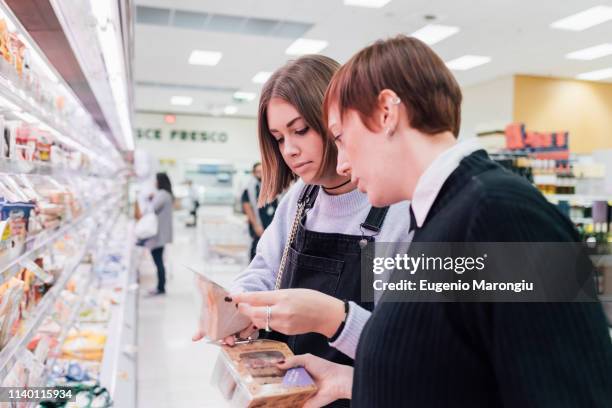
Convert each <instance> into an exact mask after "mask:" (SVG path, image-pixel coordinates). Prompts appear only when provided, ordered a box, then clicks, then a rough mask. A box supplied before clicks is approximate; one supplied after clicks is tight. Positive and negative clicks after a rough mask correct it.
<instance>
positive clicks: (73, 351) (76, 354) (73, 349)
mask: <svg viewBox="0 0 612 408" xmlns="http://www.w3.org/2000/svg"><path fill="white" fill-rule="evenodd" d="M105 344H106V335H104V334H101V333H98V332H94V331H82V332H80V333H78V334H73V335H69V336H67V337H66V341H65V343H64V345H63V347H62V357H63V358H73V359H79V360H88V361H102V357H103V355H104V345H105Z"/></svg>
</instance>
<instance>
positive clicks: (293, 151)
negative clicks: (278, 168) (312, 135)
mask: <svg viewBox="0 0 612 408" xmlns="http://www.w3.org/2000/svg"><path fill="white" fill-rule="evenodd" d="M283 147H284V149H285V155H287V156H297V155H298V154H299V153H300V149H299V148H298V146H297V145H296V144H295V143H294V142H293V141H292V140H290V138H288V137H286V138H285V145H284V146H283Z"/></svg>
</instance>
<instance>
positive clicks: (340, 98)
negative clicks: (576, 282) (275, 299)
mask: <svg viewBox="0 0 612 408" xmlns="http://www.w3.org/2000/svg"><path fill="white" fill-rule="evenodd" d="M461 98H462V96H461V91H460V89H459V86H458V84H457V83H456V81H455V78H454V77H453V75H452V74H451V73H450V71H449V70H448V68H447V67H446V66H445V64H444V62H443V61H442V60H441V59H440V58H439V57H438V56H437V55H436V54H435V53H434V52H433V51H432V50H431V49H430V48H429V47H428V46H427V45H425V44H424V43H422V42H421V41H419V40H416V39H414V38H408V37H405V36H399V37H396V38H394V39H390V40H386V41H378V42H376V43H375V44H374V45H372V46H370V47H367V48H365V49H364V50H362V51H360V52H359V53H357V54H356V55H355V56H354V57H353V58H351V59H350V60H349V62H347V64H346V65H345V66H343V67H342V69H341V70H340V71H339V72H338V73H337V74H336V76H335V77H334V79H333V81H332V83H331V85H330V88H329V89H328V91H327V96H326V104H325V106H326V112H328V113H329V117H328V121H327V123H328V125H329V129H330V131H331V133H332V135H333V138H334V140H335V141H336V144H337V146H338V150H339V153H338V171H339V173H340V174H349V173H350V174H351V177H352V179H353V180H354V181H356V182H357V183H358V184H359V187H360V189H362V190H364V191H366V192H367V194H368V198H369V200H370V202H372V203H374V204H377V205H388V204H391V203H394V202H397V201H400V200H406V199H410V200H412V201H411V217H412V218H413V219H414V221H415V224H414V227H415V235H414V239H413V243H417V242H577V241H578V240H579V238H578V234H577V232H576V230H575V228H574V227H573V225H572V224H571V222H570V221H569V220H568V219H567V218H566V217H564V216H563V215H562V214H561V213H560V212H559V211H558V210H557V209H556V208H555V207H554V206H553V205H552V204H550V203H549V202H548V201H547V200H546V199H545V198H544V197H543V196H542V194H541V193H539V192H538V191H537V189H536V188H535V187H533V186H532V185H531V184H529V182H527V180H524V179H522V178H520V177H519V176H516V175H514V174H512V173H510V172H508V171H505V170H504V169H503V168H502V167H501V166H499V165H498V164H496V163H495V162H493V161H491V160H490V159H489V157H488V156H487V153H486V152H485V151H484V150H476V148H475V146H474V145H473V144H470V143H465V142H464V143H457V141H456V137H457V135H458V133H459V123H460V107H461ZM404 216H405V217H406V218H408V217H409V215H408V213H406V214H404ZM585 256H586V255H585ZM543 262H544V263H545V262H546V261H543ZM587 262H588V260H587ZM524 264H525V268H528V270H532V271H533V275H534V276H535V275H537V272H538V271H537V268H538V266H542V263H539V262H537V261H534V260H533V259H526V260H525V262H524ZM529 268H531V269H529ZM396 275H398V274H396ZM400 275H401V274H399V275H398V276H395V277H394V276H392V277H391V280H397V279H399V276H400ZM559 278H560V279H575V277H572V276H559ZM387 295H391V294H390V293H387V294H385V295H383V299H382V300H381V301H380V302H379V303H378V305H377V307H376V310H375V311H374V313H373V314H372V316H371V318H370V320H369V322H368V324H367V325H366V327H365V328H364V330H363V333H362V335H361V339H360V341H359V347H358V350H357V356H356V360H355V368H354V377H353V378H351V371H352V369H350V368H349V367H346V366H345V367H339V366H338V365H335V364H332V363H329V362H325V361H324V360H322V359H320V358H317V357H314V356H297V357H296V358H291V359H289V360H288V361H287V362H286V364H284V365H282V367H283V368H288V367H292V366H296V365H302V366H305V367H306V369H307V370H309V371H310V372H311V374H312V375H313V376H314V377H315V378H316V379H317V381H318V383H319V387H320V393H319V395H318V396H316V397H315V399H314V400H312V401H311V402H310V403H309V404H308V406H309V407H313V406H320V405H323V404H325V403H327V402H329V401H330V400H333V399H335V398H348V397H351V396H352V399H353V401H352V406H354V407H357V408H358V407H368V408H371V407H399V406H406V407H408V406H414V407H451V406H452V407H466V408H467V407H470V408H471V407H502V406H503V407H551V408H552V407H554V408H558V407H601V408H604V407H611V406H612V344H611V341H610V334H609V332H608V328H607V324H606V319H605V316H604V313H603V310H602V307H601V304H600V303H598V302H583V303H578V302H575V303H562V302H557V303H484V302H483V303H433V302H430V303H426V302H425V303H416V302H385V301H384V300H385V297H386V296H387ZM330 372H331V373H333V376H332V375H330ZM341 377H344V378H345V381H342V380H340V378H341ZM351 383H352V386H351ZM351 390H352V391H351ZM334 393H336V395H334Z"/></svg>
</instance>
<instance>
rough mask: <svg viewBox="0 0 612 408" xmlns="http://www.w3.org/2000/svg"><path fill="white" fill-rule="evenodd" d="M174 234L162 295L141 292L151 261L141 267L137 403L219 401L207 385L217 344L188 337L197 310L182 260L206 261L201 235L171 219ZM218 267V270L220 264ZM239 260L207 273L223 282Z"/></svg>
mask: <svg viewBox="0 0 612 408" xmlns="http://www.w3.org/2000/svg"><path fill="white" fill-rule="evenodd" d="M175 225H176V227H175V240H174V243H173V244H172V246H171V247H170V250H169V254H168V255H169V256H168V260H167V265H168V275H169V276H168V279H167V280H168V282H167V286H166V290H167V295H166V296H165V297H155V298H146V297H145V296H144V294H145V293H147V291H148V289H149V288H151V287H153V286H154V285H155V282H156V280H155V274H154V269H153V268H154V267H153V265H152V261H151V260H148V259H147V260H146V262H144V263H145V265H143V267H142V268H141V288H140V292H141V298H140V305H139V319H138V320H139V333H138V337H139V355H138V406H139V407H142V408H145V407H146V408H169V407H215V408H217V407H224V406H226V404H225V402H224V401H223V399H222V398H221V396H220V394H219V393H218V392H217V390H216V389H214V388H213V387H212V386H211V385H210V378H211V373H212V369H213V366H214V363H215V360H216V356H217V350H218V349H217V347H216V346H211V345H207V344H204V343H202V342H200V343H193V342H192V341H191V336H192V335H193V333H194V331H195V328H196V325H197V317H198V310H199V295H198V294H197V293H196V291H195V287H194V279H193V273H192V272H190V271H189V270H187V269H186V268H185V267H184V266H185V265H188V266H190V267H192V268H196V269H198V268H204V267H206V265H205V261H204V256H203V251H202V248H203V245H202V236H201V234H199V233H197V232H196V230H195V229H193V228H192V229H187V228H185V227H183V226H182V223H181V222H179V221H178V220H177V222H176V223H175ZM220 269H221V270H220ZM241 269H242V266H240V265H227V266H224V267H222V268H218V267H217V268H214V270H212V271H211V268H208V269H207V273H210V274H211V277H213V279H215V280H217V281H218V282H219V283H221V284H224V285H225V284H227V283H229V282H230V281H231V280H232V279H233V277H234V276H235V275H236V274H237V273H238V272H239V271H240V270H241Z"/></svg>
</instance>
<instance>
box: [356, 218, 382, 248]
mask: <svg viewBox="0 0 612 408" xmlns="http://www.w3.org/2000/svg"><path fill="white" fill-rule="evenodd" d="M364 224H365V222H362V223H361V224H359V230H360V231H361V239H360V240H359V248H361V249H363V248H365V247H366V246H367V245H368V242H369V241H368V240H367V239H366V237H367V238H371V237H375V236H377V235H378V234H379V233H380V230H378V231H374V233H373V234H371V235H366V233H365V231H364V228H365V227H364ZM366 229H367V230H368V231H372V230H371V229H369V228H366Z"/></svg>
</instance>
